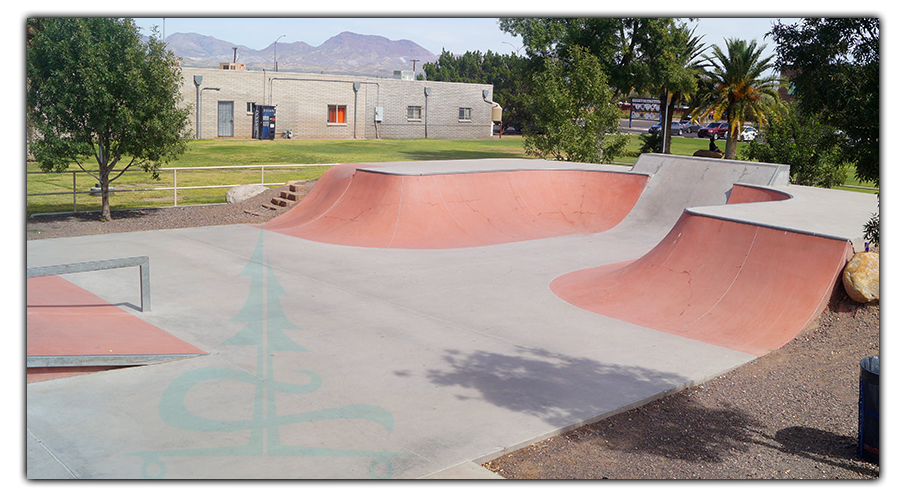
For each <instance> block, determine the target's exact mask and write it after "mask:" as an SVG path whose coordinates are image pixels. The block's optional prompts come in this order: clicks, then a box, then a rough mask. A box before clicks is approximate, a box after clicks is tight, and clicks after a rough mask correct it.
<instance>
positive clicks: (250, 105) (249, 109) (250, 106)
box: [247, 102, 256, 115]
mask: <svg viewBox="0 0 900 500" xmlns="http://www.w3.org/2000/svg"><path fill="white" fill-rule="evenodd" d="M254 106H256V103H255V102H248V103H247V114H248V115H252V114H253V107H254Z"/></svg>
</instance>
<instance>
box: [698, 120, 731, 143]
mask: <svg viewBox="0 0 900 500" xmlns="http://www.w3.org/2000/svg"><path fill="white" fill-rule="evenodd" d="M727 133H728V122H712V123H710V124H708V125H707V126H705V127H703V128H701V129H700V130H698V131H697V137H712V138H713V140H716V139H718V138H720V137H725V134H727Z"/></svg>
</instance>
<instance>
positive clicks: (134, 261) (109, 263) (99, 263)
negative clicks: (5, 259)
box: [25, 256, 150, 312]
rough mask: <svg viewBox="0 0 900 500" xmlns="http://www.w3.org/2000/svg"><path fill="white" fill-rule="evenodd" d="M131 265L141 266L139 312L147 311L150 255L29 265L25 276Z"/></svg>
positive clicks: (80, 271) (33, 276)
mask: <svg viewBox="0 0 900 500" xmlns="http://www.w3.org/2000/svg"><path fill="white" fill-rule="evenodd" d="M133 266H138V267H140V268H141V275H140V280H141V283H140V284H141V312H147V311H149V310H150V257H147V256H141V257H125V258H122V259H109V260H95V261H91V262H78V263H74V264H60V265H56V266H42V267H29V268H28V270H27V272H26V275H25V277H26V278H38V277H41V276H57V275H60V274H71V273H84V272H88V271H103V270H105V269H119V268H122V267H133Z"/></svg>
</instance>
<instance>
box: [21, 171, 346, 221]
mask: <svg viewBox="0 0 900 500" xmlns="http://www.w3.org/2000/svg"><path fill="white" fill-rule="evenodd" d="M334 165H336V163H307V164H288V165H239V166H227V167H171V168H160V169H159V172H172V186H171V187H151V188H135V189H118V188H112V187H111V190H112V192H114V193H130V192H138V191H172V192H173V197H172V199H173V202H172V203H173V204H172V206H176V207H177V206H178V190H179V189H180V190H182V191H184V190H188V189H215V188H233V187H237V186H241V185H242V184H221V185H215V186H181V187H179V186H178V172H179V171H182V172H183V171H188V170H255V169H259V183H258V184H259V185H261V186H279V185H281V184H283V183H281V182H269V183H267V182H266V169H270V170H271V169H278V170H284V169H291V168H295V169H304V168H310V167H331V166H334ZM120 172H122V171H121V170H113V171H112V173H114V174H115V173H120ZM135 172H136V173H138V172H143V171H142V170H135ZM68 173H71V174H72V190H71V191H56V192H49V193H27V194H26V196H59V195H68V194H71V195H72V212H73V213H77V212H78V195H79V194H95V192H94V191H78V175H89V174H97V173H99V171H97V170H90V171H88V170H74V171H72V172H68ZM26 174H27V175H60V173H59V172H26ZM245 184H246V183H245ZM65 213H68V212H65ZM33 215H47V214H33Z"/></svg>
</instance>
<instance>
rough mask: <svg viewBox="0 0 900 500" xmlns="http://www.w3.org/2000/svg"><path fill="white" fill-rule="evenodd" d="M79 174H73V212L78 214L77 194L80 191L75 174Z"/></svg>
mask: <svg viewBox="0 0 900 500" xmlns="http://www.w3.org/2000/svg"><path fill="white" fill-rule="evenodd" d="M77 173H78V172H72V211H73V212H75V213H76V214H77V213H78V195H77V194H75V192H76V191H78V185H77V183H76V182H75V174H77Z"/></svg>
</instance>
